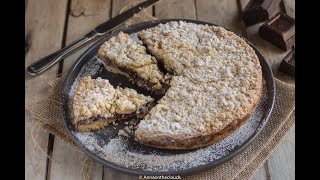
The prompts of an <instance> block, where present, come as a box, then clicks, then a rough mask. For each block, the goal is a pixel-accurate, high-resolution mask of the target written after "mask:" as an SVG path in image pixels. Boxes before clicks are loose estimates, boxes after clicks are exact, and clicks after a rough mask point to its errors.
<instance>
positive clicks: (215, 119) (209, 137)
mask: <svg viewBox="0 0 320 180" xmlns="http://www.w3.org/2000/svg"><path fill="white" fill-rule="evenodd" d="M138 35H139V37H140V39H142V41H143V42H144V44H145V45H146V46H147V48H148V50H149V52H150V53H152V54H153V55H154V56H155V57H156V58H157V59H158V60H160V61H161V62H162V63H163V65H164V67H165V68H166V69H167V70H168V71H169V72H172V73H173V74H174V76H173V77H172V78H171V81H170V88H169V89H168V90H167V92H166V94H165V95H164V96H163V97H162V98H161V99H160V100H159V101H158V102H157V105H156V106H155V107H153V108H152V109H151V111H150V112H149V113H148V115H146V116H145V118H144V119H143V120H141V121H140V123H139V124H138V125H137V130H136V131H135V139H136V140H137V141H139V142H141V143H143V144H145V145H148V146H153V147H158V148H165V149H194V148H198V147H203V146H207V145H210V144H212V143H214V142H216V141H218V140H221V139H222V138H223V137H225V136H226V135H227V134H228V133H231V132H232V131H234V130H235V129H236V128H238V127H239V126H240V125H241V124H242V123H244V122H245V121H246V120H247V119H248V118H249V117H250V115H251V113H252V112H253V110H254V109H255V107H256V105H257V104H258V102H259V99H260V95H261V88H262V71H261V66H260V63H259V59H258V57H257V55H256V54H255V52H254V50H253V49H252V48H251V47H250V46H249V45H248V44H247V43H246V42H245V41H244V40H243V39H241V38H240V37H238V36H236V35H235V34H234V33H232V32H230V31H227V30H225V29H224V28H221V27H216V26H208V25H198V24H194V23H186V22H183V21H180V22H174V21H173V22H169V23H166V24H159V25H157V26H155V27H153V28H150V29H147V30H142V31H141V32H139V33H138Z"/></svg>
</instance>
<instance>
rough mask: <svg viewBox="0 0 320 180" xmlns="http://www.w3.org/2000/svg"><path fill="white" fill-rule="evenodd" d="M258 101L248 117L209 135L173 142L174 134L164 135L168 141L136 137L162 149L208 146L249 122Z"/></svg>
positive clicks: (187, 148) (186, 148)
mask: <svg viewBox="0 0 320 180" xmlns="http://www.w3.org/2000/svg"><path fill="white" fill-rule="evenodd" d="M261 87H262V86H261ZM259 98H260V97H259ZM256 102H257V103H256V104H255V105H254V107H253V108H251V109H252V112H251V113H249V114H248V115H247V116H246V117H244V118H242V119H237V120H234V121H232V123H231V124H229V125H228V126H227V127H225V128H224V129H223V130H221V131H219V132H215V133H211V134H207V135H201V134H199V135H197V136H193V137H191V138H184V139H174V142H172V140H173V137H172V136H167V137H164V138H163V139H166V141H158V139H159V138H157V139H155V141H152V139H143V138H141V139H136V140H138V141H139V142H140V143H141V144H144V145H147V146H151V147H155V148H160V149H175V150H189V149H196V148H202V147H206V146H209V145H212V144H214V143H216V142H218V141H220V140H222V139H224V138H226V137H227V136H229V135H230V134H231V133H233V132H234V131H236V130H237V129H239V128H240V127H241V126H242V125H243V124H244V123H245V122H247V120H249V119H250V116H251V114H252V113H253V112H254V110H255V109H256V107H257V106H258V101H256ZM136 138H137V136H136Z"/></svg>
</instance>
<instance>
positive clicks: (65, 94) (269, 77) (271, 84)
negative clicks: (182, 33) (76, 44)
mask: <svg viewBox="0 0 320 180" xmlns="http://www.w3.org/2000/svg"><path fill="white" fill-rule="evenodd" d="M170 21H185V22H190V23H195V24H208V25H210V26H211V25H214V26H219V27H223V26H220V25H216V24H213V23H209V22H205V21H199V20H192V19H158V20H152V21H146V22H141V23H137V24H134V25H131V26H129V27H124V28H120V29H117V30H116V31H114V32H112V33H110V34H107V35H105V36H103V37H101V38H100V39H99V40H97V41H96V42H94V43H93V44H92V45H91V46H90V47H88V48H87V49H86V50H85V51H84V52H83V53H82V54H81V55H80V56H79V57H78V58H77V60H76V61H75V62H74V63H73V65H72V66H71V68H70V69H69V71H68V73H67V75H66V76H65V80H64V82H63V88H62V90H61V95H60V96H61V98H60V108H61V112H60V113H61V117H62V121H63V124H64V126H65V127H66V129H67V132H68V134H69V136H70V137H71V139H72V140H73V142H74V143H75V144H76V145H77V146H78V147H79V148H80V149H81V150H82V151H84V152H85V153H86V154H87V155H89V156H90V157H91V158H93V159H95V160H96V161H98V162H100V163H101V164H103V165H105V166H107V167H109V168H112V169H114V170H116V171H120V172H123V173H127V174H131V175H149V176H156V175H164V176H165V175H181V176H182V175H192V174H197V173H200V172H203V171H206V170H208V169H212V168H214V167H217V166H220V165H221V164H223V163H226V162H228V161H229V160H231V159H233V158H234V157H236V156H237V155H238V154H239V153H241V152H243V151H244V150H245V149H246V148H247V147H248V146H249V145H250V144H252V142H253V141H254V140H255V139H257V137H258V136H259V135H260V134H261V132H262V131H263V130H264V129H265V125H266V124H267V123H268V121H269V118H270V116H271V113H272V111H273V107H274V101H275V94H276V92H275V81H274V75H273V73H272V70H271V68H270V66H269V65H268V63H267V61H266V59H265V58H264V56H263V55H262V54H261V53H260V51H259V49H258V48H256V47H255V45H254V44H253V43H251V42H250V41H249V40H247V39H246V38H245V37H243V36H241V35H239V34H237V33H235V34H236V35H237V36H239V37H240V38H242V39H243V40H245V41H246V43H248V44H249V45H250V46H251V47H252V48H253V49H254V50H255V53H256V54H257V56H258V58H259V62H260V64H261V66H262V73H265V76H266V78H265V79H266V81H267V82H266V83H267V89H268V90H267V96H268V102H267V110H266V112H265V113H264V114H263V116H262V118H261V119H263V120H262V121H261V122H263V124H262V125H261V126H260V125H259V126H258V127H260V129H259V130H257V129H256V131H257V132H256V131H255V133H253V134H252V135H251V136H250V137H249V138H248V139H247V140H246V141H245V142H243V143H242V144H241V146H240V147H239V148H235V150H233V151H232V152H231V153H230V154H228V155H226V156H224V157H222V158H220V159H218V160H217V161H213V162H210V163H208V164H204V165H200V166H196V167H192V168H189V169H184V170H178V171H165V172H163V171H158V172H156V171H144V170H140V169H132V168H127V167H124V166H120V165H118V164H116V163H113V162H111V161H107V160H105V159H102V158H101V157H99V156H97V155H96V154H95V153H92V152H91V151H89V150H88V149H86V148H85V147H84V146H82V145H81V143H80V142H79V141H78V139H77V138H76V137H75V135H74V134H73V133H72V132H71V131H70V129H69V127H68V124H67V122H66V121H69V120H70V119H69V118H67V117H68V115H67V114H66V111H68V110H66V108H68V104H67V103H66V102H68V99H66V98H69V91H67V90H66V88H67V85H68V84H69V83H70V82H69V81H70V76H71V75H72V73H73V71H74V70H76V69H77V68H80V69H81V68H82V67H83V65H84V64H85V63H86V62H87V61H88V60H87V61H85V60H83V59H84V58H85V57H86V56H87V55H88V53H90V52H91V51H92V50H93V49H94V48H96V46H97V44H100V43H102V42H104V41H105V40H107V39H109V38H111V37H113V36H115V35H116V34H118V33H119V32H120V31H124V32H127V31H130V30H132V31H135V30H136V29H139V28H142V29H147V28H151V27H154V26H156V25H158V24H160V23H167V22H170ZM223 28H224V27H223ZM225 29H226V30H228V29H227V28H225ZM228 31H230V30H228ZM231 32H233V31H231ZM233 33H234V32H233ZM81 63H82V65H81ZM78 66H80V67H78ZM72 83H73V82H72ZM72 83H71V84H72ZM66 106H67V107H66ZM260 124H261V123H260Z"/></svg>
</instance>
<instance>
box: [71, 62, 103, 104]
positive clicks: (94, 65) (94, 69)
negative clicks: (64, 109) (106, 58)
mask: <svg viewBox="0 0 320 180" xmlns="http://www.w3.org/2000/svg"><path fill="white" fill-rule="evenodd" d="M102 67H103V66H102V63H101V61H100V60H99V58H98V56H94V57H93V58H92V59H90V60H89V61H88V62H87V63H86V64H85V65H84V66H83V67H82V68H81V70H80V72H79V74H78V76H77V78H76V79H75V80H74V82H73V84H72V86H71V88H70V91H69V98H70V99H72V97H73V95H74V92H75V91H76V88H77V86H78V84H79V82H80V80H81V79H82V78H83V77H84V76H91V77H92V76H94V75H95V74H97V73H99V72H100V71H101V70H102Z"/></svg>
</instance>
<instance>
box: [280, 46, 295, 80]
mask: <svg viewBox="0 0 320 180" xmlns="http://www.w3.org/2000/svg"><path fill="white" fill-rule="evenodd" d="M279 71H281V72H283V73H286V74H288V75H290V76H292V77H295V51H294V50H291V51H290V52H289V53H288V54H287V55H286V56H285V57H284V58H283V60H282V61H281V64H280V67H279Z"/></svg>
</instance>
